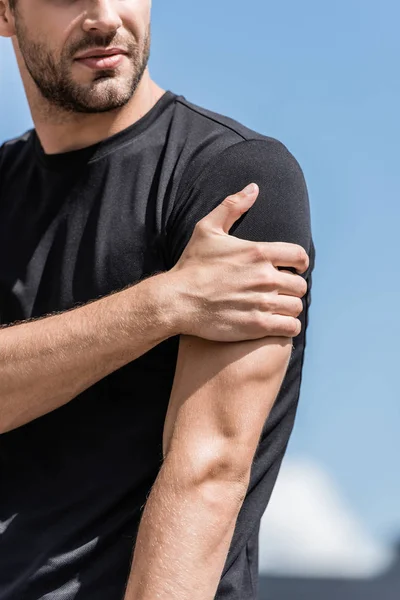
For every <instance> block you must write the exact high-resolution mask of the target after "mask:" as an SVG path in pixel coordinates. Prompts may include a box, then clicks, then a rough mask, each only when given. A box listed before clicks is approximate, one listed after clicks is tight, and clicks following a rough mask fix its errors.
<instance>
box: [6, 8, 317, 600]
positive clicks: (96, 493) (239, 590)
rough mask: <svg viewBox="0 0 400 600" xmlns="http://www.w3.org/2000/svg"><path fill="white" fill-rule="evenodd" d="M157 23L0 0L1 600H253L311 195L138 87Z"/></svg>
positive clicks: (296, 353) (290, 385)
mask: <svg viewBox="0 0 400 600" xmlns="http://www.w3.org/2000/svg"><path fill="white" fill-rule="evenodd" d="M150 4H151V2H150V0H127V1H125V2H121V1H119V0H78V1H74V2H71V1H64V0H0V33H1V34H2V35H3V36H6V37H11V38H12V43H13V46H14V50H15V53H16V57H17V60H18V65H19V69H20V72H21V76H22V80H23V83H24V86H25V91H26V95H27V99H28V102H29V105H30V109H31V113H32V117H33V121H34V124H35V128H34V129H33V130H31V131H29V132H27V133H26V134H25V135H23V136H21V137H20V138H18V139H16V140H12V141H9V142H7V143H5V144H4V145H3V147H2V148H1V151H0V253H1V256H2V261H1V266H0V311H1V314H0V320H1V323H2V325H3V327H2V329H1V331H0V347H1V354H0V390H1V395H0V431H1V435H0V481H1V494H0V534H1V535H0V561H1V562H0V599H1V600H11V599H18V600H38V599H39V598H40V599H46V600H72V599H74V600H120V599H122V598H125V600H154V599H155V598H159V599H163V600H166V599H167V598H168V599H169V600H186V599H189V598H190V599H191V600H211V599H212V598H214V597H215V598H217V599H218V600H222V599H223V600H248V599H250V598H251V599H255V598H256V595H257V544H258V529H259V524H260V518H261V516H262V514H263V512H264V510H265V508H266V505H267V503H268V499H269V497H270V494H271V491H272V488H273V485H274V482H275V480H276V477H277V473H278V470H279V466H280V463H281V460H282V457H283V454H284V451H285V448H286V445H287V442H288V439H289V435H290V431H291V429H292V426H293V420H294V415H295V410H296V405H297V400H298V394H299V387H300V379H301V367H302V362H303V354H304V347H305V329H306V321H307V308H308V305H309V299H310V295H309V294H310V290H309V288H310V286H308V291H307V283H308V284H310V274H311V270H312V266H313V260H314V258H313V257H314V249H313V244H312V239H311V233H310V220H309V207H308V199H307V191H306V186H305V183H304V178H303V175H302V172H301V169H300V167H299V166H298V164H297V162H296V161H295V159H294V158H293V157H292V155H291V154H290V153H289V152H288V151H287V150H286V148H285V147H284V146H283V145H282V144H280V143H279V142H277V141H276V140H273V139H271V138H267V137H264V136H262V135H260V134H258V133H255V132H253V131H250V130H249V129H247V128H245V127H244V126H242V125H240V124H239V123H236V122H234V121H232V120H230V119H227V118H225V117H222V116H220V115H216V114H214V113H211V112H209V111H206V110H203V109H201V108H199V107H197V106H194V105H193V104H191V103H189V102H188V101H186V100H185V98H183V97H182V96H176V95H175V94H173V93H172V92H170V91H167V92H165V91H164V90H162V89H161V88H159V87H158V86H157V85H156V84H155V83H154V82H153V81H152V80H151V78H150V75H149V72H148V69H147V62H148V57H149V47H150V9H151V7H150ZM248 184H252V185H250V187H249V188H247V190H244V188H245V187H246V186H247V185H248ZM238 190H244V191H242V192H240V193H238ZM257 196H258V197H257ZM232 234H235V235H232ZM308 255H309V256H308ZM309 258H310V259H311V260H310V261H309ZM296 272H297V273H296ZM301 274H303V276H301ZM303 309H305V310H303ZM286 371H287V373H286ZM285 374H286V376H285ZM282 382H283V383H282ZM275 400H276V402H275ZM274 403H275V404H274ZM273 405H274V406H273Z"/></svg>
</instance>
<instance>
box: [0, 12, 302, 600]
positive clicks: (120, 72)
mask: <svg viewBox="0 0 400 600" xmlns="http://www.w3.org/2000/svg"><path fill="white" fill-rule="evenodd" d="M14 4H15V0H14ZM150 12H151V1H150V0H126V1H124V2H122V1H121V0H76V1H73V2H70V1H66V2H64V1H61V0H16V7H10V4H9V0H0V35H2V36H5V37H11V38H12V43H13V46H14V50H15V54H16V58H17V61H18V65H19V69H20V73H21V77H22V81H23V84H24V87H25V91H26V95H27V99H28V103H29V106H30V109H31V114H32V118H33V121H34V123H35V128H36V131H37V134H38V137H39V139H40V142H41V144H42V146H43V149H44V151H45V152H46V153H49V154H53V153H60V152H65V151H68V150H75V149H79V148H83V147H86V146H88V145H91V144H94V143H96V142H98V141H100V140H103V139H105V138H107V137H109V136H110V135H113V134H115V133H118V132H119V131H121V130H123V129H125V128H126V127H127V126H129V125H131V124H132V123H134V122H135V121H137V120H138V119H139V118H140V117H142V116H143V115H144V114H146V113H147V112H148V111H149V110H150V109H151V108H152V107H153V106H154V104H155V103H156V102H157V101H158V100H159V99H160V97H161V96H162V95H163V93H164V90H163V89H162V88H161V87H160V86H158V85H157V84H156V83H155V82H154V81H153V80H152V79H151V78H150V74H149V71H148V68H147V57H148V56H147V54H148V46H149V37H150ZM118 50H119V51H120V56H119V58H118V60H117V59H115V60H116V63H115V66H110V64H111V63H110V61H111V60H112V59H111V58H110V56H111V54H112V55H114V56H116V55H117V54H115V53H116V52H117V51H118ZM87 52H92V58H91V59H89V62H88V61H87V60H86V62H85V59H83V57H82V53H87ZM107 53H108V54H107ZM100 55H101V56H102V58H101V56H100ZM105 56H108V59H105ZM96 57H97V58H96ZM86 58H87V54H86ZM102 60H103V61H104V60H105V62H102ZM113 60H114V59H113ZM249 183H250V182H249ZM257 194H258V190H257V188H255V189H254V190H253V191H252V192H251V193H250V194H248V195H246V194H244V193H243V192H242V193H240V194H238V195H235V196H232V197H229V198H227V199H226V200H225V201H224V202H223V203H222V204H221V205H220V206H219V207H217V208H216V209H215V210H214V211H213V212H212V213H210V215H208V216H207V217H205V219H203V220H202V221H201V222H200V224H199V225H198V226H197V227H196V229H195V232H194V234H193V236H192V238H191V240H190V242H189V244H188V246H187V248H186V250H185V251H184V253H183V255H182V257H181V259H180V260H179V262H178V263H177V265H176V266H175V267H174V268H173V269H172V270H171V271H169V272H167V273H162V274H159V275H156V276H154V277H152V278H149V279H147V280H146V281H143V282H141V283H138V284H136V285H134V286H132V287H130V288H128V289H125V290H123V291H119V292H117V293H115V294H112V295H111V296H107V297H106V298H102V299H101V300H97V301H95V302H91V303H89V304H87V305H86V306H82V307H79V308H75V309H73V310H70V311H68V312H66V313H63V314H58V315H53V316H47V317H45V318H43V319H39V320H36V321H33V322H24V323H21V324H14V325H11V326H9V327H6V328H4V329H2V330H1V331H0V348H1V353H0V389H1V397H0V415H1V417H0V432H2V433H4V432H6V431H9V430H11V429H14V428H16V427H19V426H21V425H23V424H24V423H27V422H29V421H31V420H33V419H35V418H37V417H40V416H41V415H43V414H45V413H48V412H50V411H52V410H55V409H56V408H57V407H59V406H62V405H63V404H65V403H66V402H68V401H70V400H71V399H72V398H74V397H76V395H77V394H79V393H80V392H81V391H83V390H84V389H86V388H87V387H89V386H90V385H92V384H93V383H95V382H96V381H98V380H100V379H101V378H103V377H105V376H106V375H107V374H109V373H110V372H112V371H114V370H116V369H118V368H119V367H121V366H123V365H125V364H127V363H128V362H130V361H132V360H134V359H135V358H137V357H138V356H140V355H142V354H143V353H144V352H146V351H148V350H149V349H151V348H152V347H154V346H155V345H156V344H158V343H160V342H162V341H163V340H165V339H167V338H168V337H170V336H172V335H177V334H181V340H180V348H179V359H178V364H177V373H176V378H175V381H174V389H173V392H172V394H171V400H170V406H169V409H168V415H167V420H166V423H165V431H164V452H165V461H164V464H163V466H162V468H161V470H160V474H159V477H158V478H157V481H156V484H155V486H154V487H153V489H152V491H151V493H150V496H149V498H148V501H147V504H146V510H145V513H144V515H143V519H142V522H141V525H140V529H139V534H138V538H137V546H136V549H135V554H134V560H133V564H132V571H131V576H130V579H129V584H128V588H127V591H126V596H125V600H153V599H154V598H160V599H161V598H162V599H165V600H167V599H168V600H186V599H187V598H190V599H191V600H212V598H213V597H214V594H215V590H216V587H217V585H218V580H219V578H220V575H221V571H222V568H223V564H224V561H225V559H226V555H227V552H228V548H229V543H230V540H231V538H232V534H233V530H234V526H235V521H236V518H237V514H238V511H239V509H240V505H241V503H242V501H243V498H244V496H245V491H246V484H247V482H248V477H249V472H250V467H251V460H252V457H253V454H254V451H255V448H256V446H257V441H258V438H259V434H260V427H261V425H262V423H263V422H264V421H265V419H266V418H267V416H268V414H269V411H270V409H271V407H272V405H273V402H274V401H275V398H276V395H277V393H278V391H279V387H280V384H281V382H282V380H283V377H284V374H285V371H286V368H287V365H288V361H289V357H290V352H291V347H292V338H293V336H295V335H297V334H298V333H299V332H300V321H299V320H298V318H297V317H298V316H299V314H300V312H301V310H302V303H301V300H300V298H302V296H303V295H304V294H305V293H306V284H305V281H304V280H303V278H301V277H300V276H299V275H294V274H292V273H289V272H284V271H282V270H279V267H293V268H294V269H296V270H297V272H298V273H304V272H305V271H306V269H307V268H308V257H307V254H306V252H305V250H304V249H303V248H300V247H299V246H296V245H293V244H283V243H282V244H268V243H263V244H260V243H252V242H248V241H244V240H240V239H237V238H235V237H233V236H229V235H228V232H229V229H230V227H231V226H232V225H233V223H234V222H235V221H236V220H237V219H238V218H239V217H240V215H241V214H243V213H244V212H245V211H246V210H248V209H249V208H250V207H251V205H252V204H253V203H254V202H255V201H256V198H257ZM199 361H200V363H201V365H202V368H201V370H200V372H199V373H198V377H197V378H195V380H193V372H194V367H195V366H197V365H198V364H199ZM266 367H268V368H266ZM227 406H229V407H230V409H229V411H228V410H226V407H227Z"/></svg>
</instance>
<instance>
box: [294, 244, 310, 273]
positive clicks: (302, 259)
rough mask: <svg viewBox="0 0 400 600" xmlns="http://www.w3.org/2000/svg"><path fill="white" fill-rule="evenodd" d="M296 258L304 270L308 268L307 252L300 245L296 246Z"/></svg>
mask: <svg viewBox="0 0 400 600" xmlns="http://www.w3.org/2000/svg"><path fill="white" fill-rule="evenodd" d="M296 251H297V260H298V262H299V264H300V265H301V266H302V268H304V270H305V271H306V270H307V269H308V266H309V262H310V260H309V258H308V254H307V252H306V251H305V250H304V248H303V247H302V246H299V245H298V246H297V250H296Z"/></svg>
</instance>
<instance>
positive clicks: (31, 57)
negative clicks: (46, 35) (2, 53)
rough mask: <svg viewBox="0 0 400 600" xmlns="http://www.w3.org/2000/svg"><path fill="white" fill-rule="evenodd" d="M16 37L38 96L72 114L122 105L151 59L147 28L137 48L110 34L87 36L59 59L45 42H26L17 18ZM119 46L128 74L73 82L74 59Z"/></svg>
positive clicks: (112, 72) (105, 73) (100, 73)
mask: <svg viewBox="0 0 400 600" xmlns="http://www.w3.org/2000/svg"><path fill="white" fill-rule="evenodd" d="M16 36H17V40H18V45H19V49H20V52H21V55H22V57H23V59H24V62H25V66H26V68H27V70H28V73H29V74H30V76H31V78H32V79H33V81H34V83H35V84H36V87H37V89H38V90H39V92H40V94H41V95H42V96H43V98H45V99H46V100H47V101H48V102H49V103H50V104H51V105H53V106H56V107H58V108H60V109H62V110H64V111H67V112H73V113H102V112H108V111H111V110H115V109H117V108H121V107H122V106H125V105H126V104H127V103H128V102H129V100H130V99H131V98H132V96H133V95H134V93H135V91H136V89H137V87H138V85H139V83H140V81H141V79H142V77H143V74H144V71H145V69H146V67H147V64H148V61H149V57H150V29H149V31H148V32H147V35H146V37H145V39H144V42H143V47H142V48H140V47H139V46H138V44H137V43H136V41H134V40H132V39H131V40H128V41H127V40H123V39H122V38H121V36H118V35H116V34H112V35H111V34H110V35H108V36H103V35H94V34H92V35H90V36H87V37H86V38H85V39H82V40H80V41H79V42H76V43H75V44H71V46H69V47H68V48H65V49H64V50H63V52H62V54H61V57H60V59H59V60H56V59H55V58H54V53H52V52H51V51H50V50H49V49H48V48H47V47H46V45H45V44H44V43H41V42H37V41H34V40H31V39H29V35H28V32H27V30H26V28H25V26H24V24H23V23H22V22H21V20H20V19H16ZM110 46H118V47H121V48H124V50H125V51H126V52H127V55H126V57H127V59H128V60H129V62H130V69H129V74H128V75H126V76H124V77H122V76H121V75H120V74H119V72H118V70H117V69H102V70H97V71H96V72H95V74H94V75H93V78H92V81H91V82H89V83H78V82H76V81H74V79H73V77H72V74H71V66H72V64H73V60H74V59H73V57H74V56H75V55H76V53H77V52H85V51H87V50H90V49H91V48H106V47H110Z"/></svg>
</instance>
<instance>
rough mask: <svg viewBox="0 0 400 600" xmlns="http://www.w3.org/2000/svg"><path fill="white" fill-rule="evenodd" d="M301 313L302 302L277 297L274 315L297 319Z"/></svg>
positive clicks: (291, 297) (287, 297)
mask: <svg viewBox="0 0 400 600" xmlns="http://www.w3.org/2000/svg"><path fill="white" fill-rule="evenodd" d="M302 312H303V302H302V301H301V299H300V298H295V297H294V296H283V295H280V294H279V295H278V297H277V301H276V308H275V310H274V314H276V315H283V316H286V317H294V318H295V319H297V317H298V316H299V315H301V313H302Z"/></svg>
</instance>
